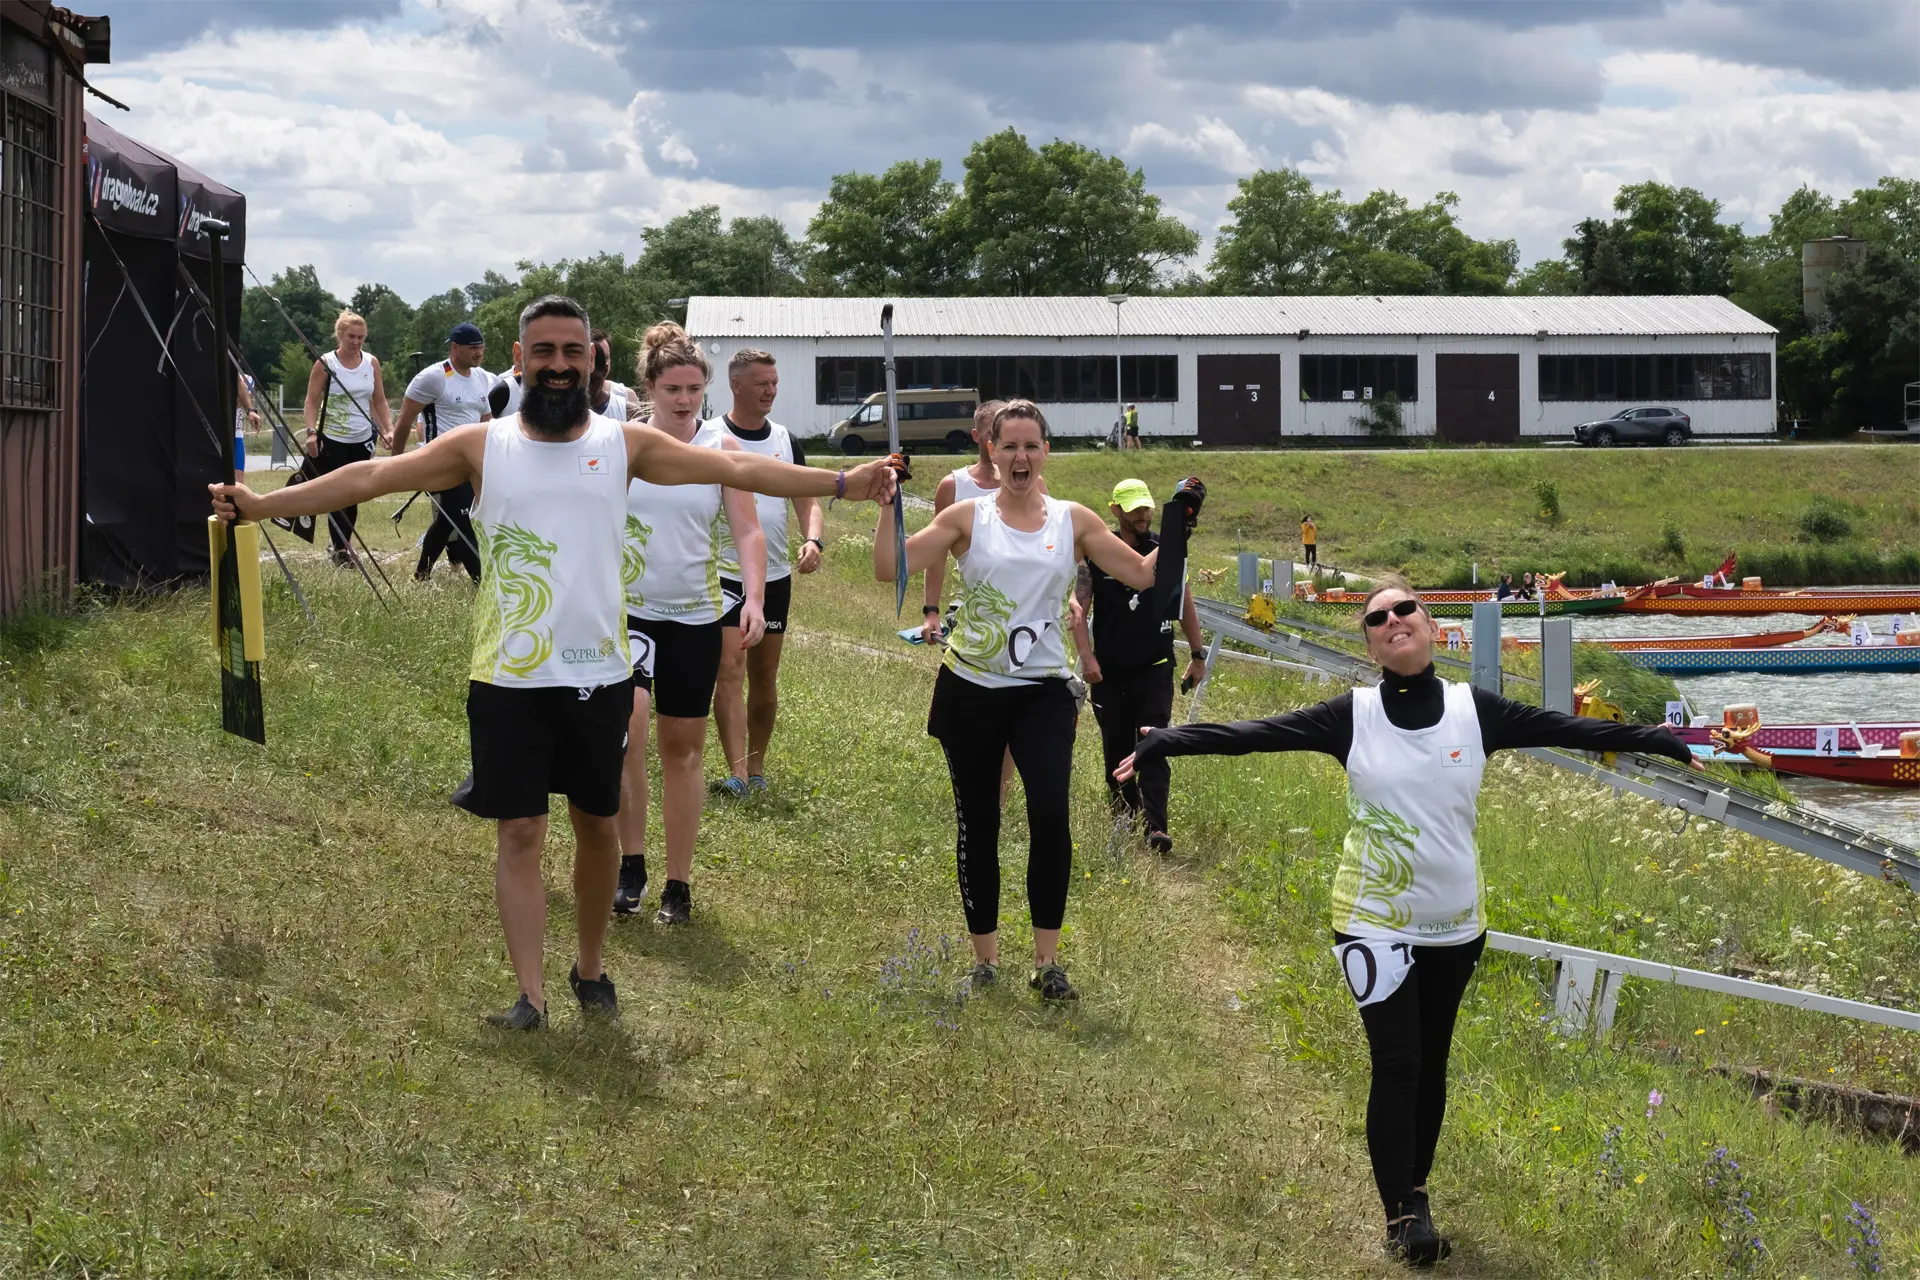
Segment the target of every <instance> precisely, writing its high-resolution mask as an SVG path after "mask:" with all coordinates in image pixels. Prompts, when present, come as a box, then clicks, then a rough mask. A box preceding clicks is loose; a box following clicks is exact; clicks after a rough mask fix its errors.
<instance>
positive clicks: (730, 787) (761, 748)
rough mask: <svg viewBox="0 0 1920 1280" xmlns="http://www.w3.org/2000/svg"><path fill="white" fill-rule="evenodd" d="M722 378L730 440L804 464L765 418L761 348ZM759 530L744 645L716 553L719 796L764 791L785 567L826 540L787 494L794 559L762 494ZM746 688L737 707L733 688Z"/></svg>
mask: <svg viewBox="0 0 1920 1280" xmlns="http://www.w3.org/2000/svg"><path fill="white" fill-rule="evenodd" d="M727 382H728V385H729V386H730V387H731V388H732V391H733V410H732V412H730V413H727V414H724V415H722V417H721V422H722V423H723V424H724V425H725V427H726V429H727V430H728V431H729V432H731V433H732V435H733V439H734V442H735V443H736V444H738V445H739V446H740V447H741V448H742V449H745V450H746V451H748V452H749V453H758V454H762V455H764V456H766V457H771V458H778V459H780V460H782V461H785V462H791V463H793V464H795V465H805V463H806V460H807V458H806V453H805V452H804V451H803V450H802V448H801V446H800V444H799V442H798V441H796V440H795V439H794V438H793V437H792V436H791V435H789V434H788V433H787V429H786V428H785V427H783V426H781V425H780V424H779V423H777V422H773V421H770V420H769V419H768V417H767V415H768V414H769V413H771V412H772V411H773V402H774V399H775V398H776V397H777V396H778V395H779V394H780V371H779V369H778V368H776V367H775V366H774V363H773V357H772V356H770V355H768V354H767V353H766V352H764V351H755V350H753V349H752V348H750V347H749V348H745V349H742V350H740V351H736V352H734V354H733V359H731V360H729V361H728V362H727ZM758 508H759V513H760V528H761V530H762V531H763V532H765V534H766V535H767V594H766V603H765V606H764V614H765V617H766V620H767V633H766V635H765V637H764V638H762V639H761V641H760V643H759V644H757V645H754V646H753V647H752V648H751V649H744V650H743V649H742V648H741V646H740V602H741V600H742V598H743V597H744V595H745V588H744V586H743V579H742V578H741V576H740V566H739V564H738V561H737V555H736V552H735V551H734V548H733V544H732V542H731V541H723V543H722V545H721V554H720V589H721V590H722V591H723V592H725V593H726V597H727V603H728V605H729V608H728V612H727V614H726V616H725V617H723V618H722V619H721V620H720V624H721V633H720V634H721V644H720V676H719V680H718V682H717V683H716V684H715V686H714V694H713V723H714V727H715V728H716V729H718V730H719V731H720V746H721V748H722V749H724V750H725V751H726V753H727V764H728V766H729V768H728V774H727V776H726V777H724V778H722V779H721V780H720V782H719V784H718V787H719V789H720V790H721V791H722V792H723V793H724V794H726V795H730V796H736V797H737V796H744V795H746V794H747V793H748V792H749V791H765V790H766V789H767V779H766V760H767V744H768V743H769V742H771V741H772V740H773V724H774V719H775V717H776V716H777V714H778V712H779V709H780V693H779V681H780V651H781V648H782V646H783V645H784V644H785V642H786V633H787V615H788V612H789V609H790V607H791V605H792V601H793V571H794V570H795V569H798V570H799V571H800V572H801V573H812V572H813V571H814V570H816V569H818V568H819V567H820V553H821V551H822V550H824V549H825V547H826V543H825V542H824V541H822V539H823V538H824V537H825V536H826V527H827V525H826V513H825V512H823V511H822V510H821V509H820V504H819V502H817V501H815V500H814V499H812V498H795V499H793V514H794V518H795V521H796V522H797V523H798V524H799V526H800V527H801V528H802V529H804V530H805V531H806V533H805V537H806V541H805V542H803V543H801V544H800V554H799V556H798V557H797V558H796V557H793V555H792V552H791V550H790V549H789V547H788V545H787V528H788V526H787V503H786V501H785V500H783V499H780V498H771V497H765V496H762V497H761V498H760V499H759V502H758ZM743 687H744V689H745V691H746V699H745V706H744V707H742V705H741V690H742V688H743Z"/></svg>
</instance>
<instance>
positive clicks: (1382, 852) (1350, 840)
mask: <svg viewBox="0 0 1920 1280" xmlns="http://www.w3.org/2000/svg"><path fill="white" fill-rule="evenodd" d="M1347 821H1348V826H1347V839H1346V844H1345V848H1344V852H1343V854H1342V856H1341V858H1340V870H1339V872H1338V873H1337V874H1336V875H1335V876H1334V879H1333V918H1334V926H1335V927H1336V928H1346V927H1349V926H1351V925H1356V924H1370V925H1379V926H1382V927H1384V928H1388V929H1404V928H1406V927H1407V925H1408V924H1409V923H1410V922H1411V921H1412V919H1413V913H1412V912H1411V911H1410V910H1408V909H1407V905H1406V904H1405V903H1403V902H1399V901H1396V899H1398V898H1399V897H1400V895H1401V894H1403V893H1405V892H1406V891H1407V890H1408V889H1409V888H1411V887H1412V886H1413V842H1414V840H1415V839H1416V838H1417V837H1418V836H1419V834H1420V828H1418V827H1416V826H1414V825H1413V824H1412V823H1410V822H1408V821H1407V820H1406V819H1405V818H1402V817H1401V816H1400V815H1399V814H1397V813H1395V812H1394V811H1393V810H1391V809H1388V808H1386V807H1385V806H1383V805H1377V804H1374V803H1372V802H1371V801H1367V800H1362V799H1360V798H1359V797H1357V796H1355V795H1354V794H1353V792H1351V791H1349V792H1347ZM1370 901H1371V902H1377V903H1378V904H1379V907H1378V909H1375V908H1371V907H1369V906H1367V905H1366V904H1367V903H1368V902H1370Z"/></svg>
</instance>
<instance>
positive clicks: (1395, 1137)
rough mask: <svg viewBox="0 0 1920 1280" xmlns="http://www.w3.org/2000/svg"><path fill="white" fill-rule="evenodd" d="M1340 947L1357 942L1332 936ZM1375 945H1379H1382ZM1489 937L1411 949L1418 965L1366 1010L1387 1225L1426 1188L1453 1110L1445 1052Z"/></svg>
mask: <svg viewBox="0 0 1920 1280" xmlns="http://www.w3.org/2000/svg"><path fill="white" fill-rule="evenodd" d="M1333 936H1334V937H1335V938H1336V939H1337V940H1338V941H1340V942H1342V943H1347V942H1352V941H1354V939H1353V938H1352V937H1350V936H1349V935H1347V934H1344V933H1335V934H1334V935H1333ZM1376 945H1377V944H1376ZM1486 946H1487V935H1486V934H1484V933H1483V934H1481V935H1480V936H1479V937H1477V938H1475V939H1474V940H1473V941H1471V942H1464V943H1461V944H1459V945H1458V946H1451V947H1420V946H1416V947H1414V948H1413V949H1412V950H1413V967H1412V968H1411V969H1410V970H1408V972H1407V976H1406V979H1405V980H1404V981H1402V982H1401V984H1400V986H1399V988H1398V989H1397V990H1395V991H1394V993H1393V994H1392V995H1390V996H1388V997H1387V998H1386V999H1384V1000H1381V1001H1379V1002H1377V1003H1375V1004H1369V1005H1362V1006H1361V1008H1360V1021H1361V1023H1362V1024H1363V1025H1364V1026H1365V1027H1366V1029H1367V1050H1368V1052H1369V1054H1370V1055H1371V1056H1372V1058H1373V1086H1372V1089H1371V1091H1370V1092H1369V1093H1368V1095H1367V1155H1368V1157H1369V1158H1370V1159H1371V1161H1372V1163H1373V1182H1374V1185H1375V1187H1377V1188H1378V1189H1379V1192H1380V1204H1381V1206H1382V1207H1383V1208H1385V1209H1386V1211H1387V1219H1388V1221H1392V1220H1393V1219H1394V1218H1397V1217H1399V1216H1400V1215H1401V1214H1403V1213H1407V1212H1409V1211H1410V1210H1409V1209H1408V1208H1405V1207H1403V1206H1407V1205H1410V1204H1411V1202H1412V1197H1413V1190H1414V1188H1416V1187H1424V1186H1426V1183H1427V1175H1428V1174H1429V1173H1430V1172H1432V1170H1433V1151H1434V1148H1435V1147H1436V1146H1438V1145H1439V1142H1440V1122H1441V1121H1442V1120H1443V1119H1444V1118H1445V1117H1446V1113H1447V1055H1448V1053H1449V1052H1450V1051H1451V1050H1452V1048H1453V1024H1454V1020H1455V1018H1456V1017H1457V1016H1458V1015H1459V1013H1460V1001H1461V1000H1462V999H1464V998H1465V996H1466V994H1467V980H1468V979H1469V978H1471V977H1472V976H1473V969H1474V966H1475V965H1476V964H1478V963H1479V962H1480V953H1481V952H1482V951H1484V950H1485V949H1486Z"/></svg>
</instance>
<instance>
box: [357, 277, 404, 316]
mask: <svg viewBox="0 0 1920 1280" xmlns="http://www.w3.org/2000/svg"><path fill="white" fill-rule="evenodd" d="M387 298H393V299H395V300H396V301H398V300H399V299H400V294H399V293H398V292H397V291H396V290H394V289H392V288H391V287H389V286H387V285H384V284H377V283H371V282H369V283H367V284H362V285H359V286H356V287H355V289H354V291H353V297H351V298H349V299H348V300H347V306H348V308H349V309H350V310H353V311H356V312H358V313H359V314H361V315H363V316H367V317H369V318H371V317H372V315H373V313H374V311H375V310H376V309H377V308H378V307H379V306H380V303H381V302H382V301H384V300H385V299H387ZM402 305H404V303H403V304H402Z"/></svg>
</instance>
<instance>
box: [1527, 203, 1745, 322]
mask: <svg viewBox="0 0 1920 1280" xmlns="http://www.w3.org/2000/svg"><path fill="white" fill-rule="evenodd" d="M1613 208H1614V212H1616V213H1618V214H1620V215H1621V216H1619V217H1617V218H1615V219H1613V221H1611V222H1604V221H1602V220H1600V219H1598V218H1587V219H1584V220H1582V221H1581V223H1580V224H1579V225H1578V226H1577V227H1575V228H1574V234H1573V236H1572V237H1571V238H1570V239H1568V240H1567V241H1566V242H1565V248H1566V255H1567V262H1568V264H1569V265H1571V266H1572V267H1574V268H1575V269H1576V270H1577V271H1578V272H1579V273H1580V282H1581V287H1580V291H1581V292H1582V293H1598V294H1608V293H1631V294H1706V293H1717V294H1722V295H1724V294H1726V293H1728V292H1729V291H1730V290H1731V289H1732V288H1733V270H1734V263H1735V260H1736V259H1737V257H1738V256H1739V254H1740V251H1741V248H1742V245H1743V242H1744V241H1745V238H1746V237H1745V234H1744V233H1743V232H1742V231H1741V230H1740V228H1739V227H1738V226H1735V225H1732V224H1729V223H1723V222H1721V221H1720V202H1719V201H1718V200H1710V199H1708V198H1707V197H1706V196H1704V195H1702V194H1700V192H1698V191H1696V190H1694V189H1693V188H1692V187H1672V186H1668V185H1666V184H1665V183H1660V182H1637V183H1633V184H1631V185H1628V186H1625V187H1622V188H1621V189H1620V192H1619V194H1618V195H1616V196H1614V198H1613Z"/></svg>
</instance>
